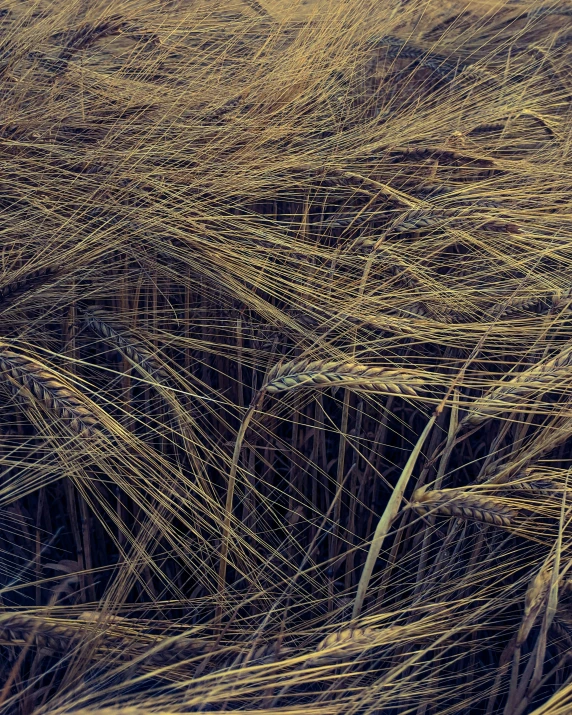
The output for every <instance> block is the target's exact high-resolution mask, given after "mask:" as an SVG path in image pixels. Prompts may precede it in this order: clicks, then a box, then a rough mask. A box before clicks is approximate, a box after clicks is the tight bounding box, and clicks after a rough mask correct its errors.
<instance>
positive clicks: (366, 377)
mask: <svg viewBox="0 0 572 715" xmlns="http://www.w3.org/2000/svg"><path fill="white" fill-rule="evenodd" d="M426 381H427V378H426V377H425V376H423V375H422V374H421V373H419V372H417V371H415V370H404V369H394V368H385V367H370V366H368V365H360V364H358V363H352V362H332V361H329V360H310V359H305V360H292V361H290V362H287V363H284V364H283V365H280V364H278V365H275V366H274V367H273V368H272V370H270V372H269V373H268V375H267V377H266V381H265V383H264V385H263V386H262V387H261V392H266V393H269V394H271V395H272V394H276V393H277V392H284V391H288V390H294V389H296V388H298V387H314V388H324V387H333V386H335V387H341V386H348V387H353V388H355V389H356V390H370V391H375V392H380V393H382V392H385V393H387V394H390V395H407V396H409V397H416V396H418V395H419V390H420V386H421V385H423V384H424V383H425V382H426Z"/></svg>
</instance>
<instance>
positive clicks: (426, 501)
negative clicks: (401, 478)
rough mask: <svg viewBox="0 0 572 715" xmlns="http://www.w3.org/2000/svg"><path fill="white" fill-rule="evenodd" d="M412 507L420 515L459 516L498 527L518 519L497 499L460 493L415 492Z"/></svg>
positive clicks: (439, 491) (460, 491)
mask: <svg viewBox="0 0 572 715" xmlns="http://www.w3.org/2000/svg"><path fill="white" fill-rule="evenodd" d="M409 506H410V507H411V508H412V509H414V510H415V511H417V512H418V513H419V514H428V513H431V514H440V515H442V516H455V517H458V518H460V519H469V520H471V521H482V522H485V523H486V524H495V525H497V526H510V525H511V524H512V521H513V519H514V518H515V517H516V516H517V511H516V510H515V509H512V508H510V507H508V506H506V504H504V503H502V502H500V501H499V500H498V499H495V498H494V497H490V496H483V495H480V494H471V493H468V492H464V491H462V490H460V489H441V490H433V491H423V489H418V490H417V491H415V492H413V495H412V496H411V502H410V504H409Z"/></svg>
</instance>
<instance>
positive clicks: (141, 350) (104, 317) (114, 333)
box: [84, 310, 169, 381]
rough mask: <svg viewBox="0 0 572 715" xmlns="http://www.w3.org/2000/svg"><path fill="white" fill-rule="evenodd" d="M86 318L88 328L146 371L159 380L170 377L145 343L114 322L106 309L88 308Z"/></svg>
mask: <svg viewBox="0 0 572 715" xmlns="http://www.w3.org/2000/svg"><path fill="white" fill-rule="evenodd" d="M84 320H85V324H86V325H87V327H88V328H90V329H91V330H92V331H93V332H94V333H95V334H96V335H99V336H100V337H101V338H103V339H104V340H105V341H106V342H108V343H110V344H111V345H113V346H114V347H115V348H117V350H119V351H120V352H121V353H123V355H125V356H126V357H127V358H129V360H131V362H132V363H134V365H135V366H136V367H140V368H143V370H144V372H145V373H148V374H149V375H152V376H153V377H155V378H156V379H157V380H160V381H166V380H168V379H169V376H168V374H167V372H166V371H165V369H164V367H163V366H162V364H161V362H160V361H159V360H158V359H157V358H156V357H155V355H153V353H152V352H151V351H150V350H148V349H147V348H145V347H144V346H143V345H141V344H138V343H136V342H135V340H134V339H133V338H132V337H131V336H130V335H129V331H128V330H126V329H125V328H124V327H123V326H121V325H118V324H117V323H114V319H113V317H112V316H110V315H108V314H107V313H106V312H105V311H103V310H86V311H85V313H84Z"/></svg>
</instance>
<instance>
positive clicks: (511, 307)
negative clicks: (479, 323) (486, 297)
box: [490, 296, 548, 318]
mask: <svg viewBox="0 0 572 715" xmlns="http://www.w3.org/2000/svg"><path fill="white" fill-rule="evenodd" d="M540 303H542V298H541V297H540V296H526V297H525V298H512V299H511V300H510V301H509V302H508V303H506V302H505V303H496V304H495V305H493V307H492V308H491V309H490V312H491V313H492V315H493V316H494V317H495V318H503V317H504V316H505V315H511V314H512V313H515V312H517V311H520V310H528V309H529V308H534V307H536V306H539V304H540ZM543 307H545V308H546V310H548V306H547V305H545V304H543Z"/></svg>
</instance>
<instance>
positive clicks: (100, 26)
mask: <svg viewBox="0 0 572 715" xmlns="http://www.w3.org/2000/svg"><path fill="white" fill-rule="evenodd" d="M125 25H126V23H125V20H123V19H122V18H121V17H119V16H117V15H115V16H113V17H110V18H108V19H107V20H100V22H97V23H96V24H91V23H84V24H83V25H81V27H79V28H78V29H77V30H75V31H74V32H72V33H70V34H69V35H68V37H67V38H65V47H64V48H63V50H62V51H61V52H60V57H59V59H60V60H69V59H71V57H72V56H73V55H74V53H76V52H79V50H82V49H84V48H86V47H87V46H88V45H90V44H91V43H93V42H96V41H97V40H100V39H102V38H104V37H110V36H111V35H117V34H118V33H119V32H121V30H122V28H123V27H125Z"/></svg>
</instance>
